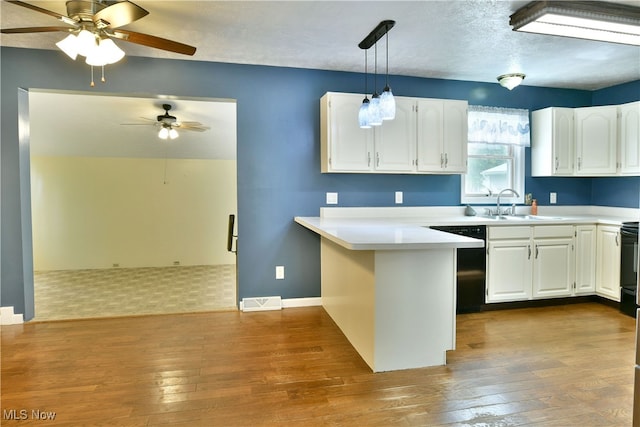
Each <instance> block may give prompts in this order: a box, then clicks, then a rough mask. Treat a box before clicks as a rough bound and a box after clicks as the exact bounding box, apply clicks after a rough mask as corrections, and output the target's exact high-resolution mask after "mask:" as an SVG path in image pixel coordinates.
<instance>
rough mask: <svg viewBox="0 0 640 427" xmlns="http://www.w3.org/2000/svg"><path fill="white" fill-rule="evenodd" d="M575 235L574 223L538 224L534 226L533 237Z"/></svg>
mask: <svg viewBox="0 0 640 427" xmlns="http://www.w3.org/2000/svg"><path fill="white" fill-rule="evenodd" d="M544 237H573V225H536V226H534V227H533V238H534V239H538V238H544Z"/></svg>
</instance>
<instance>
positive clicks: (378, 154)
mask: <svg viewBox="0 0 640 427" xmlns="http://www.w3.org/2000/svg"><path fill="white" fill-rule="evenodd" d="M378 166H380V153H378V152H376V167H378Z"/></svg>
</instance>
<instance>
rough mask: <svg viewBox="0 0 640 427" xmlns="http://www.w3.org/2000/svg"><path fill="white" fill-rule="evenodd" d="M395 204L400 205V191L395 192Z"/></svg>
mask: <svg viewBox="0 0 640 427" xmlns="http://www.w3.org/2000/svg"><path fill="white" fill-rule="evenodd" d="M396 204H397V205H401V204H402V191H396Z"/></svg>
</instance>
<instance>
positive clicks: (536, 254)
mask: <svg viewBox="0 0 640 427" xmlns="http://www.w3.org/2000/svg"><path fill="white" fill-rule="evenodd" d="M536 259H538V245H536Z"/></svg>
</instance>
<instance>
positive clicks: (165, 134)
mask: <svg viewBox="0 0 640 427" xmlns="http://www.w3.org/2000/svg"><path fill="white" fill-rule="evenodd" d="M168 137H169V129H167V128H165V127H163V128H162V129H160V132H158V138H160V139H167V138H168Z"/></svg>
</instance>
